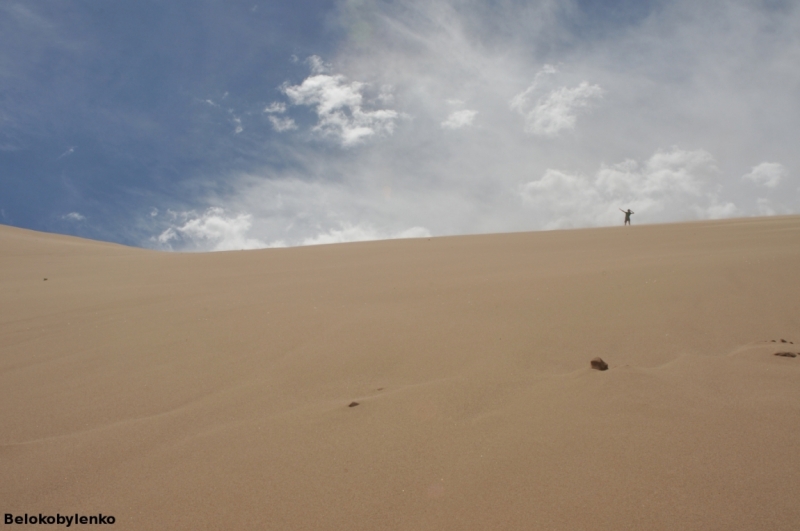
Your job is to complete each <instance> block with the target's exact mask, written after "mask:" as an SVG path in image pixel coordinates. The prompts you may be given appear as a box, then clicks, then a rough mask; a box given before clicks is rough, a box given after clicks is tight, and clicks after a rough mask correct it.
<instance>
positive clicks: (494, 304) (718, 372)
mask: <svg viewBox="0 0 800 531" xmlns="http://www.w3.org/2000/svg"><path fill="white" fill-rule="evenodd" d="M45 278H46V280H44V279H45ZM0 300H1V301H2V304H1V305H0V427H1V428H2V429H0V513H2V514H3V515H4V514H6V513H9V514H13V515H15V516H16V515H24V514H25V513H28V514H29V515H33V514H35V515H38V514H39V513H42V514H43V515H48V514H52V515H56V514H57V513H60V514H62V515H64V514H68V515H72V514H74V513H79V514H82V515H97V514H100V513H102V514H103V515H113V517H114V519H115V524H114V526H113V528H114V529H131V530H149V529H154V530H156V529H159V530H160V529H171V530H183V529H185V530H190V529H191V530H220V529H275V530H312V529H313V530H317V529H332V530H333V529H337V530H339V529H341V530H370V531H375V530H471V529H475V530H503V529H508V530H520V529H537V530H538V529H541V530H545V529H559V530H571V529H576V530H595V529H597V530H624V529H636V530H642V529H648V530H659V529H664V530H675V529H682V530H695V529H696V530H715V529H719V530H737V529H743V530H744V529H747V530H752V529H765V530H766V529H769V530H784V529H785V530H790V529H791V530H796V529H798V528H800V357H796V358H791V357H783V356H775V355H774V354H775V353H777V352H794V353H797V352H800V217H797V216H793V217H771V218H751V219H745V220H743V219H739V220H726V221H714V222H699V223H683V224H671V225H653V226H633V227H614V228H603V229H589V230H574V231H554V232H538V233H518V234H501V235H481V236H465V237H446V238H430V239H413V240H395V241H381V242H367V243H354V244H339V245H327V246H316V247H302V248H290V249H267V250H259V251H238V252H225V253H210V254H178V253H160V252H155V251H149V250H142V249H133V248H127V247H122V246H118V245H113V244H108V243H100V242H93V241H88V240H82V239H78V238H72V237H67V236H59V235H50V234H42V233H37V232H32V231H27V230H22V229H17V228H11V227H6V226H0ZM781 339H783V340H785V341H786V343H781ZM773 340H774V341H775V342H772V341H773ZM790 342H791V343H790ZM595 357H601V358H602V359H603V360H605V361H606V362H607V363H608V365H609V369H608V370H606V371H597V370H592V369H591V368H590V361H591V360H592V359H593V358H595ZM354 402H356V403H357V405H352V404H353V403H354ZM351 405H352V407H349V406H351ZM17 527H20V528H22V527H23V526H9V527H8V528H9V529H13V528H17ZM51 527H53V526H51ZM61 528H63V526H61Z"/></svg>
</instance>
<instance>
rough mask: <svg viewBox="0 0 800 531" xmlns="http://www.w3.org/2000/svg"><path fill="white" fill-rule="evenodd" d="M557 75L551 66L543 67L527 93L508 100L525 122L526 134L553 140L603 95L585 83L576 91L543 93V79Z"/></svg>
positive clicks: (595, 87) (596, 87)
mask: <svg viewBox="0 0 800 531" xmlns="http://www.w3.org/2000/svg"><path fill="white" fill-rule="evenodd" d="M556 72H557V70H556V69H555V68H554V67H553V66H551V65H545V66H544V68H542V70H540V71H539V72H538V73H537V74H536V77H535V78H534V81H533V83H532V84H531V85H530V86H529V87H528V88H527V89H525V90H524V91H523V92H520V93H519V94H517V95H516V96H514V97H513V98H511V102H510V105H511V108H512V109H514V110H515V111H517V112H518V113H519V114H520V115H522V117H523V118H524V119H525V132H526V133H530V134H534V135H539V136H548V137H553V136H556V135H558V134H559V133H560V132H561V131H563V130H565V129H574V128H575V123H576V121H577V112H578V109H581V108H583V107H586V106H588V105H589V103H590V102H591V100H593V99H597V98H600V97H601V96H602V95H603V89H601V88H600V86H599V85H590V84H589V83H588V82H586V81H582V82H581V83H580V84H579V85H578V86H576V87H572V88H569V87H559V88H555V89H552V90H549V91H546V92H545V93H542V92H543V85H544V82H543V80H544V78H545V77H546V76H550V75H553V74H555V73H556Z"/></svg>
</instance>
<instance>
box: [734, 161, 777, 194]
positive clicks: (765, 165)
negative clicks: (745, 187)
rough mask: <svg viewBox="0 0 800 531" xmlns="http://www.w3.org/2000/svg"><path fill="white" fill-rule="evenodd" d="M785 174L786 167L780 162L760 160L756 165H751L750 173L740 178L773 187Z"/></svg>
mask: <svg viewBox="0 0 800 531" xmlns="http://www.w3.org/2000/svg"><path fill="white" fill-rule="evenodd" d="M786 174H787V171H786V168H785V167H784V166H783V165H782V164H779V163H777V162H762V163H761V164H759V165H757V166H753V169H752V170H750V173H747V174H745V175H743V176H742V179H745V180H749V181H753V182H754V183H756V184H760V185H762V186H766V187H767V188H775V187H777V186H778V184H780V182H781V179H783V178H784V177H786Z"/></svg>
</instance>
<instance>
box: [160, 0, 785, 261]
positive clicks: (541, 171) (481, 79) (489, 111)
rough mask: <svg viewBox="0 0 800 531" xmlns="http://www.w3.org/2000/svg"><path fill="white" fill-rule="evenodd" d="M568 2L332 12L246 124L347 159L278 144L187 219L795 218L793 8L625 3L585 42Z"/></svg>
mask: <svg viewBox="0 0 800 531" xmlns="http://www.w3.org/2000/svg"><path fill="white" fill-rule="evenodd" d="M585 4H586V3H585V2H573V1H571V0H569V1H565V2H555V1H541V2H538V1H535V2H494V3H492V4H491V7H489V4H487V3H485V2H483V3H481V2H466V3H465V2H460V1H457V0H409V1H407V2H402V3H397V2H380V1H374V0H364V1H363V2H361V1H360V2H339V3H337V4H336V5H337V6H338V7H337V9H338V10H339V11H338V13H337V15H336V16H335V17H332V18H331V20H336V21H337V22H336V23H341V24H342V28H341V29H342V30H343V31H342V35H344V36H345V38H344V40H343V42H340V43H338V44H337V46H336V47H335V48H331V50H330V55H328V56H326V57H325V60H324V61H323V60H322V59H321V58H315V59H309V60H308V62H307V64H308V65H309V66H310V68H311V72H310V74H309V75H308V76H304V77H301V78H296V79H294V78H293V79H291V81H290V82H287V83H286V84H284V85H282V87H281V88H280V89H279V90H280V91H281V94H280V95H278V98H279V99H282V100H285V102H273V103H271V104H269V105H267V106H266V108H265V104H264V102H267V103H268V102H271V101H272V100H273V99H276V98H275V94H274V93H268V92H265V93H264V94H263V95H260V98H261V99H259V100H258V103H257V104H254V105H253V108H257V109H259V110H261V109H263V110H264V116H267V117H268V120H269V121H267V120H265V121H264V123H263V125H264V126H265V127H269V126H270V125H271V126H272V128H274V129H276V130H288V129H290V128H295V127H298V125H300V126H302V124H304V123H305V122H306V118H311V120H313V123H314V124H315V127H314V128H315V130H316V131H317V133H319V134H320V135H323V136H327V137H329V138H330V139H332V140H333V141H334V142H336V143H337V144H339V145H341V146H345V147H351V146H355V145H358V146H359V148H358V149H345V150H342V149H330V150H327V149H319V145H318V144H317V143H308V142H307V139H308V137H307V136H305V135H283V136H280V137H279V138H278V140H275V141H274V142H271V143H270V146H271V147H270V148H269V149H272V150H271V151H269V152H268V153H266V154H265V155H264V157H263V160H264V162H263V165H261V166H260V167H259V165H258V164H253V165H252V166H251V167H248V168H247V169H246V170H241V173H239V174H230V173H229V174H225V175H224V176H221V177H220V180H221V179H223V178H224V180H225V187H224V189H225V190H226V191H227V193H226V194H224V195H218V196H212V197H203V198H201V200H202V201H203V203H201V204H213V205H219V206H222V207H224V208H225V212H247V213H248V215H249V216H251V217H250V218H248V219H249V222H250V223H251V226H250V227H249V229H248V230H247V232H246V237H248V238H254V239H258V240H259V241H260V242H268V243H269V242H282V243H284V244H285V245H301V244H304V243H314V242H316V243H323V242H332V241H346V240H347V241H349V240H348V239H356V238H366V237H370V238H377V237H380V238H385V237H391V236H394V235H397V234H400V233H402V232H403V231H404V230H405V229H406V228H407V227H425V231H427V233H430V234H433V235H437V236H438V235H446V234H464V233H481V232H503V231H519V230H538V229H544V228H549V229H552V228H566V227H585V226H599V225H617V224H621V222H622V214H621V213H620V212H619V210H618V208H631V209H632V210H633V211H634V212H636V214H635V216H634V218H633V221H634V223H635V224H640V223H648V222H670V221H683V220H690V219H709V218H720V217H727V216H735V215H755V214H769V213H780V212H784V211H787V212H788V211H795V212H797V211H800V195H798V194H797V193H796V189H797V186H798V183H797V181H796V178H795V177H794V176H793V175H792V174H791V172H790V171H787V170H786V168H789V169H791V168H795V167H798V164H800V158H799V157H800V156H798V154H797V149H796V146H795V145H794V144H795V143H796V142H794V140H793V139H794V138H796V136H797V135H796V132H797V129H798V124H800V100H798V99H797V97H796V94H797V89H798V87H800V69H797V68H794V65H795V64H796V57H798V54H800V5H795V4H796V3H795V4H793V3H791V2H789V3H783V4H781V3H780V2H772V3H769V4H770V5H769V6H767V4H766V3H754V2H748V1H746V0H731V1H730V2H722V3H714V4H713V6H712V5H710V4H707V3H698V2H692V1H689V0H676V1H674V2H666V3H659V8H658V9H650V7H652V3H642V4H641V7H637V8H636V9H637V10H638V11H637V12H638V13H641V14H642V16H641V17H638V18H637V17H608V18H606V19H603V20H602V21H598V22H597V25H593V26H592V31H589V32H584V31H581V30H580V29H582V28H585V22H586V21H585V19H581V18H580V17H581V16H585V15H586V13H582V12H581V9H582V5H585ZM625 4H626V7H630V6H631V5H633V4H634V3H630V2H628V3H625ZM779 4H780V5H779ZM638 5H639V4H637V6H638ZM581 24H584V25H583V26H581ZM593 24H594V23H593ZM576 28H578V29H576ZM327 61H329V62H330V63H327ZM298 62H299V60H298ZM331 64H332V65H335V69H334V68H333V67H332V66H331ZM542 65H545V66H542ZM551 65H557V66H551ZM742 72H747V73H748V75H746V76H743V75H742ZM354 80H357V81H354ZM267 90H268V89H265V91H267ZM466 106H469V107H470V108H471V109H480V115H479V116H478V115H468V114H466V113H465V110H466V109H465V108H466ZM590 110H591V112H589V111H590ZM305 111H310V113H309V114H310V116H309V117H307V116H303V117H302V119H301V114H305ZM380 112H383V113H384V114H380ZM467 112H470V111H467ZM472 112H474V111H472ZM459 113H461V114H459ZM401 117H402V118H403V119H401ZM406 117H408V119H405V118H406ZM273 118H274V120H275V121H273ZM279 120H285V121H279ZM295 120H296V123H295ZM478 121H479V123H480V127H475V126H474V124H476V123H478ZM470 124H472V125H473V126H471V127H470V126H468V125H470ZM451 127H453V128H458V129H457V131H458V134H453V131H451V130H450V128H451ZM459 127H460V128H459ZM253 128H255V125H253V126H250V125H248V133H249V132H250V130H251V129H253ZM570 132H574V134H567V133H570ZM379 136H383V138H382V140H381V141H380V142H377V141H365V140H368V139H374V138H376V137H379ZM542 139H546V140H547V141H542ZM675 144H678V145H680V146H683V147H684V149H680V148H669V146H672V145H675ZM275 146H277V147H275ZM687 146H689V147H691V149H685V148H686V147H687ZM273 147H274V149H273ZM698 147H702V148H703V149H697V148H698ZM264 149H265V150H266V149H267V148H266V147H265V148H264ZM763 160H780V161H781V162H782V163H783V164H785V167H784V166H783V165H781V166H780V168H778V167H777V166H769V165H770V164H776V163H765V164H768V166H763V165H758V166H755V167H753V164H754V162H756V161H763ZM232 172H233V170H232ZM745 175H746V176H745ZM743 176H745V177H744V179H743V178H742V177H743ZM793 178H794V179H795V180H794V181H792V179H793ZM520 183H524V184H522V185H520ZM753 183H755V184H759V193H758V194H754V193H753V186H751V184H753ZM773 184H774V186H773ZM209 188H211V187H208V188H206V189H209ZM214 189H216V190H219V189H223V187H217V188H214ZM785 190H789V191H791V193H781V194H780V197H779V196H778V194H779V191H781V192H783V191H785ZM759 195H761V196H765V197H763V198H760V197H758V196H759ZM165 208H166V207H165ZM163 217H164V218H167V217H168V216H163ZM195 217H196V216H195ZM226 217H230V216H226ZM233 217H234V218H235V216H233ZM187 221H188V220H186V219H183V218H178V219H176V220H174V221H173V224H174V225H175V227H176V228H175V229H174V230H175V231H176V235H177V236H181V237H183V238H184V244H185V245H190V244H193V242H194V240H191V239H190V238H189V237H188V236H187V235H185V234H183V233H181V232H180V231H178V228H179V227H183V225H184V224H185V223H186V222H187ZM197 241H198V242H200V243H202V244H203V245H205V247H206V248H214V246H215V245H216V243H214V242H215V241H216V240H214V241H211V240H197ZM169 242H170V244H171V245H173V247H174V248H182V247H181V245H182V244H181V241H179V240H177V239H173V240H169Z"/></svg>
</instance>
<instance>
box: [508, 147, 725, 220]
mask: <svg viewBox="0 0 800 531" xmlns="http://www.w3.org/2000/svg"><path fill="white" fill-rule="evenodd" d="M718 174H719V170H718V169H717V166H716V162H715V161H714V158H713V157H712V156H711V155H710V154H709V153H708V152H706V151H704V150H696V151H685V150H681V149H678V148H676V147H674V148H672V149H669V150H659V151H657V152H656V153H655V154H654V155H653V156H652V157H650V158H649V159H648V160H647V161H645V162H644V163H643V164H642V163H639V162H637V161H634V160H626V161H623V162H621V163H618V164H613V165H611V166H603V167H601V168H600V170H598V171H597V172H596V173H595V174H594V176H593V177H586V176H583V175H576V174H570V173H566V172H562V171H558V170H553V169H548V170H547V171H546V172H545V173H544V175H543V176H542V177H541V178H540V179H538V180H535V181H530V182H528V183H525V184H523V185H522V186H521V187H520V189H519V193H520V195H521V197H522V199H523V202H524V203H525V204H526V205H528V206H529V207H531V208H534V209H536V210H537V212H538V213H539V214H540V215H543V216H544V219H547V220H548V221H547V222H546V223H545V226H544V228H546V229H556V228H570V227H587V226H599V225H613V224H616V223H617V222H619V218H620V215H621V214H620V212H619V209H620V208H622V209H627V208H630V209H632V210H633V211H634V212H635V213H636V214H637V217H638V219H639V220H640V221H641V222H642V223H653V222H660V221H672V220H676V219H715V218H720V217H730V216H732V215H735V214H736V213H737V209H736V206H735V205H734V204H733V203H731V202H726V201H722V202H721V201H720V200H719V198H718V193H717V189H718V187H717V186H716V179H717V177H718ZM634 219H636V218H634Z"/></svg>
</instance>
